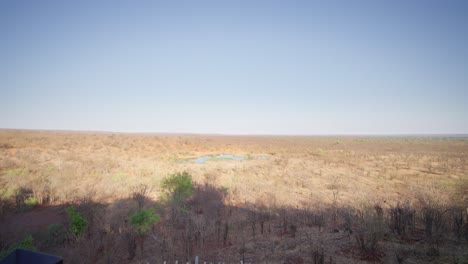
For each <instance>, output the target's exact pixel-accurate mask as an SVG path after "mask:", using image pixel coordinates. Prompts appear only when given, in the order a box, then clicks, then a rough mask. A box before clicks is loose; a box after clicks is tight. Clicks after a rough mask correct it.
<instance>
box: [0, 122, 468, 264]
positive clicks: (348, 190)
mask: <svg viewBox="0 0 468 264" xmlns="http://www.w3.org/2000/svg"><path fill="white" fill-rule="evenodd" d="M0 153H1V156H0V187H1V191H0V195H1V196H2V199H3V200H8V199H10V198H13V197H14V196H15V195H16V194H17V192H18V190H20V189H21V188H23V189H26V190H30V191H31V192H32V194H28V195H30V196H33V197H36V198H37V199H38V201H39V203H42V204H44V205H46V204H47V205H48V206H61V205H64V204H70V203H75V202H76V201H77V199H81V198H82V197H85V196H91V199H92V200H93V201H94V202H96V203H100V204H108V205H109V206H108V207H107V209H106V215H105V216H103V219H104V220H102V221H103V222H104V223H105V224H103V225H105V226H106V228H108V229H110V228H111V226H113V225H114V224H113V223H114V222H116V220H115V217H117V216H115V215H120V216H121V215H128V214H129V212H128V207H129V205H128V204H126V205H121V204H120V203H121V201H122V200H125V199H127V198H128V197H131V196H132V194H133V193H134V192H135V188H138V186H143V185H144V186H148V188H149V189H151V192H150V193H148V194H145V195H146V196H147V197H148V199H149V200H152V201H157V200H158V199H159V198H160V195H161V193H160V182H161V180H162V179H163V178H164V177H165V176H167V175H168V174H170V173H174V172H180V171H187V172H189V173H190V174H191V175H192V176H193V178H194V181H195V182H196V183H198V184H200V185H201V186H202V185H203V184H205V183H209V184H211V185H213V186H215V187H216V188H219V189H223V190H227V191H228V193H229V195H228V200H227V201H226V203H227V204H228V205H229V206H234V207H238V208H239V207H241V208H247V207H246V206H245V205H246V204H250V205H256V206H258V205H262V206H263V207H261V208H263V209H255V210H257V211H258V210H265V208H273V207H275V208H277V207H282V208H289V209H288V210H290V209H295V210H296V209H297V210H299V209H310V208H313V209H314V214H315V212H316V211H317V210H320V209H323V210H325V209H328V211H329V212H331V213H330V218H327V219H328V221H329V223H328V224H326V226H328V227H329V228H331V229H334V226H340V224H341V223H340V219H337V217H338V216H339V215H340V214H339V210H340V208H354V209H359V208H363V207H365V206H364V205H365V204H367V205H368V204H372V206H373V205H374V204H379V205H380V206H382V208H383V209H384V210H390V211H389V212H391V209H392V208H396V207H397V205H398V204H399V203H400V204H405V206H406V205H408V206H413V207H415V206H420V207H421V208H422V207H424V204H423V203H427V204H431V205H434V206H435V205H437V207H438V208H439V207H444V208H449V207H451V206H453V205H458V206H459V205H462V206H463V205H465V206H466V204H468V191H467V190H468V185H467V183H468V140H467V139H464V138H424V137H326V136H323V137H299V136H297V137H293V136H282V137H279V136H278V137H273V136H263V137H259V136H219V135H163V134H118V133H92V132H82V133H79V132H60V131H59V132H53V131H19V130H0ZM221 153H231V154H235V155H240V156H245V157H249V159H247V160H244V161H222V160H216V161H208V162H207V163H205V164H195V163H187V162H180V160H183V159H187V158H194V157H198V156H202V155H209V154H221ZM260 155H267V156H268V157H269V158H261V157H260ZM25 198H27V197H23V198H21V199H25ZM18 202H19V203H21V201H18ZM138 203H140V205H139V206H141V203H142V200H141V199H140V200H139V201H138ZM119 204H120V205H121V206H120V207H119ZM130 204H132V202H130ZM427 204H426V207H427ZM132 206H135V204H134V203H133V204H132ZM130 207H131V206H130ZM14 208H16V207H15V205H11V204H4V203H3V202H2V204H0V212H3V213H2V215H8V213H9V212H11V210H15V209H14ZM330 208H332V209H330ZM116 212H121V214H118V213H116ZM280 218H281V217H280ZM338 218H339V217H338ZM254 219H257V218H254ZM356 219H359V218H356ZM389 219H391V214H389ZM306 220H307V219H306ZM306 220H305V221H306ZM332 220H333V221H332ZM197 221H198V222H200V221H201V220H200V219H198V220H197ZM278 221H280V220H278ZM365 221H367V220H366V219H362V222H365ZM117 222H118V221H117ZM257 222H258V223H260V221H259V220H258V219H257ZM51 224H53V223H51ZM399 224H401V223H399ZM288 228H289V227H288ZM294 228H295V231H294V232H295V233H297V234H298V235H297V236H296V237H295V238H291V239H289V240H288V241H287V242H285V243H286V245H283V242H281V243H279V244H278V245H276V247H278V249H279V248H280V246H281V247H283V246H284V247H286V248H288V247H292V248H295V250H296V251H298V252H296V253H297V254H298V255H301V254H303V252H302V251H301V250H303V251H304V252H305V251H307V252H309V253H307V254H309V255H310V251H311V249H306V248H302V247H293V246H292V245H289V244H287V243H299V244H300V245H307V244H308V242H307V241H308V240H307V236H306V235H304V234H306V233H307V232H309V231H307V230H305V229H304V228H306V227H303V226H302V225H297V226H295V227H294ZM245 229H246V230H247V227H246V228H245ZM242 230H244V227H242ZM259 230H260V229H258V230H255V232H256V235H257V233H259ZM378 231H379V232H380V231H382V230H378ZM405 231H406V229H405ZM245 232H246V235H245V236H244V238H245V237H248V238H249V239H250V238H251V235H252V234H251V233H252V230H250V229H249V231H245ZM288 232H289V231H288ZM314 232H315V231H314ZM379 234H380V233H379ZM317 236H321V237H322V238H321V239H323V240H325V241H326V243H328V245H327V246H328V248H329V250H328V251H327V252H325V255H327V254H329V255H330V256H331V255H333V256H334V257H335V260H334V261H335V262H337V263H340V259H341V261H343V263H346V259H348V260H349V258H351V259H355V258H353V257H352V256H350V255H349V254H348V255H346V256H345V257H343V256H341V255H340V254H337V253H336V252H340V250H342V248H341V249H340V243H341V242H335V243H331V242H330V241H333V240H331V239H335V238H336V237H337V236H342V234H338V235H336V234H323V233H322V230H321V231H320V232H319V233H318V234H316V235H315V237H317ZM353 236H354V235H353ZM353 236H350V241H352V240H353V239H352V238H353ZM0 238H1V237H0ZM249 239H247V241H244V240H242V239H241V238H238V241H237V240H236V241H237V242H238V243H241V244H242V245H243V246H245V247H246V248H244V249H245V250H246V252H248V250H250V251H255V252H257V251H256V250H255V249H256V248H257V247H260V248H261V247H262V246H265V247H267V246H266V245H267V244H268V243H273V244H275V241H274V239H273V240H272V239H271V238H270V237H269V238H264V240H262V239H260V240H258V238H256V239H255V240H254V242H252V241H250V240H249ZM379 239H381V238H380V237H379ZM291 241H292V242H291ZM327 241H328V242H327ZM119 243H120V242H119ZM122 243H124V242H122ZM252 243H254V245H255V247H254V246H253V245H252ZM262 243H263V244H262ZM264 244H265V245H264ZM309 244H310V243H309ZM268 245H269V244H268ZM204 246H206V247H209V245H204ZM270 246H271V245H270ZM321 246H322V245H319V244H317V241H316V243H315V244H314V247H313V248H314V250H315V251H314V252H316V254H318V253H317V252H321V251H320V250H318V251H317V248H318V249H320V248H321ZM249 247H254V249H252V248H250V249H249ZM383 249H386V250H389V251H391V247H390V246H388V248H386V247H385V246H384V247H383ZM89 250H91V249H89ZM285 250H286V251H288V249H285ZM205 251H207V252H208V251H209V250H208V249H206V250H205ZM400 251H402V252H406V251H405V250H400V248H399V250H398V252H400ZM219 252H221V251H219ZM255 252H254V254H256V253H255ZM259 252H260V251H259ZM258 254H265V255H268V254H267V253H265V252H263V253H258ZM304 254H305V255H307V254H306V253H304ZM395 254H396V253H395ZM391 255H392V254H390V253H388V254H386V256H387V257H386V258H385V261H387V260H388V261H390V259H391V258H390V256H391ZM144 256H145V255H144V254H143V255H142V258H144ZM277 257H278V258H280V257H281V256H277ZM355 261H357V262H358V260H355Z"/></svg>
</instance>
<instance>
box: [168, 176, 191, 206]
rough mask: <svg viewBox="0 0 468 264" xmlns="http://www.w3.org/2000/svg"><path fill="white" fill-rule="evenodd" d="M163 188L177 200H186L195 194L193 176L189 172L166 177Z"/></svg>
mask: <svg viewBox="0 0 468 264" xmlns="http://www.w3.org/2000/svg"><path fill="white" fill-rule="evenodd" d="M161 187H162V189H163V190H164V191H166V192H167V193H168V194H169V195H171V196H173V198H175V199H176V200H184V199H185V198H187V197H188V196H190V195H191V194H192V193H193V182H192V176H191V175H190V174H189V173H188V172H185V171H184V172H179V173H175V174H171V175H169V176H168V177H166V178H165V179H164V180H163V181H162V184H161Z"/></svg>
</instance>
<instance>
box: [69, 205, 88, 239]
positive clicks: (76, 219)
mask: <svg viewBox="0 0 468 264" xmlns="http://www.w3.org/2000/svg"><path fill="white" fill-rule="evenodd" d="M67 214H68V221H69V222H70V227H69V228H70V231H71V232H72V233H73V234H74V235H75V236H80V235H82V234H83V233H84V232H85V230H86V228H87V227H88V221H86V219H85V218H84V217H83V215H81V214H80V213H79V212H77V211H76V208H75V207H73V206H70V207H68V208H67Z"/></svg>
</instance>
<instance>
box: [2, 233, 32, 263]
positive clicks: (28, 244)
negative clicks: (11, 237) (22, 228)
mask: <svg viewBox="0 0 468 264" xmlns="http://www.w3.org/2000/svg"><path fill="white" fill-rule="evenodd" d="M33 242H34V240H33V237H32V236H31V235H28V236H26V237H25V238H23V240H21V241H20V242H18V243H16V244H15V245H14V246H12V247H10V248H7V249H4V250H2V251H0V260H2V259H3V258H4V257H6V256H8V254H10V253H11V252H13V251H14V250H15V249H18V248H22V249H27V250H36V247H35V246H34V243H33Z"/></svg>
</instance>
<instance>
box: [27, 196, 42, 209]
mask: <svg viewBox="0 0 468 264" xmlns="http://www.w3.org/2000/svg"><path fill="white" fill-rule="evenodd" d="M24 204H25V205H27V206H28V207H34V206H36V205H38V204H39V200H37V198H36V197H29V198H27V199H26V200H24Z"/></svg>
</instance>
